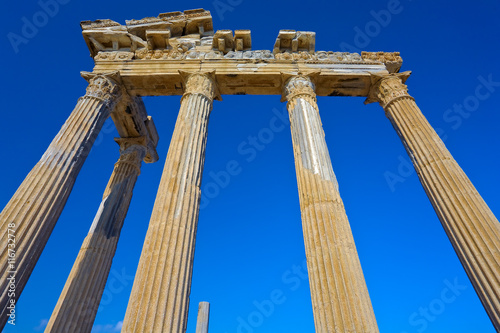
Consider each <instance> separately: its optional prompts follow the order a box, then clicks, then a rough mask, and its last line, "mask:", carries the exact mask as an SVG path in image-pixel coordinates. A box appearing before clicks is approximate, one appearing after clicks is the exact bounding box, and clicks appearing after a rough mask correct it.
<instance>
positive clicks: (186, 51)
mask: <svg viewBox="0 0 500 333" xmlns="http://www.w3.org/2000/svg"><path fill="white" fill-rule="evenodd" d="M81 27H82V30H83V32H82V33H83V37H84V39H85V41H86V42H87V45H88V47H89V50H90V54H91V56H92V57H93V58H94V61H95V67H94V72H102V71H104V72H107V71H111V70H114V71H117V70H118V71H120V74H121V75H122V80H123V83H124V85H125V87H126V88H127V90H128V91H129V92H130V93H131V94H133V95H135V94H136V95H141V96H147V95H182V94H183V90H182V77H181V76H180V75H179V73H178V70H179V68H182V70H184V71H199V70H201V71H213V70H215V73H216V74H215V75H216V79H217V85H218V89H219V91H220V93H221V94H228V95H241V94H254V95H270V94H276V95H279V94H281V83H282V82H281V72H298V71H302V72H308V71H321V75H319V76H318V77H317V78H316V81H317V89H316V94H318V95H319V96H366V95H367V94H368V89H369V87H370V72H387V71H388V72H390V73H394V72H397V71H399V68H400V67H401V64H402V59H401V57H400V56H399V52H362V53H361V55H360V54H358V53H348V52H332V51H316V50H315V43H316V41H315V39H316V33H315V32H310V31H295V30H280V31H279V33H278V38H277V39H276V42H275V44H274V47H270V50H252V49H251V46H252V40H251V32H250V30H235V31H234V32H233V31H232V30H218V31H216V32H215V33H214V30H213V25H212V16H211V14H210V12H209V11H206V10H203V9H195V10H189V11H184V12H183V13H181V12H172V13H164V14H160V15H159V16H158V17H147V18H144V19H141V20H129V21H126V25H121V24H119V23H117V22H114V21H111V20H97V21H93V22H91V21H85V22H82V23H81Z"/></svg>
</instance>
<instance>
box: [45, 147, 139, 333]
mask: <svg viewBox="0 0 500 333" xmlns="http://www.w3.org/2000/svg"><path fill="white" fill-rule="evenodd" d="M115 140H116V142H117V143H118V144H119V145H120V158H119V159H118V162H116V164H115V168H114V170H113V173H112V174H111V178H110V179H109V182H108V185H107V187H106V189H105V191H104V195H103V197H102V201H101V205H100V206H99V210H98V211H97V214H96V216H95V218H94V221H93V223H92V226H91V227H90V231H89V233H88V235H87V237H85V239H84V241H83V244H82V247H81V249H80V252H79V253H78V257H77V258H76V260H75V263H74V265H73V268H72V269H71V272H70V274H69V277H68V280H67V281H66V284H65V285H64V289H63V291H62V293H61V295H60V296H59V300H58V302H57V304H56V307H55V309H54V311H53V313H52V316H51V317H50V320H49V323H48V325H47V328H46V329H45V332H61V333H65V332H74V333H85V332H90V331H91V330H92V325H93V323H94V319H95V316H96V314H97V309H98V307H99V303H100V301H101V297H102V293H103V291H104V287H105V285H106V280H107V278H108V275H109V271H110V269H111V263H112V261H113V257H114V255H115V251H116V246H117V243H118V238H119V237H120V231H121V229H122V226H123V221H124V220H125V216H126V215H127V211H128V208H129V205H130V201H131V200H132V192H133V189H134V185H135V182H136V180H137V177H138V176H139V174H140V168H141V161H142V160H143V159H144V157H145V156H146V151H147V148H146V145H147V143H146V138H145V137H138V138H121V139H115Z"/></svg>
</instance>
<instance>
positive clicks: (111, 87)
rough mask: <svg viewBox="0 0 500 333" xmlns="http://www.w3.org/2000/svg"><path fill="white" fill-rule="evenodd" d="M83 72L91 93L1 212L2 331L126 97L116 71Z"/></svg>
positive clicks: (0, 301) (0, 325)
mask: <svg viewBox="0 0 500 333" xmlns="http://www.w3.org/2000/svg"><path fill="white" fill-rule="evenodd" d="M83 75H84V77H85V78H86V79H87V80H88V81H89V86H88V88H87V93H86V95H85V96H83V97H81V98H80V99H79V100H78V103H77V105H76V107H75V109H74V110H73V112H72V113H71V115H70V116H69V118H68V119H67V120H66V122H65V123H64V125H63V126H62V128H61V130H60V131H59V133H58V134H57V135H56V137H55V138H54V140H53V141H52V143H51V144H50V146H49V148H48V149H47V151H46V152H45V153H44V154H43V156H42V158H41V159H40V161H39V162H38V163H37V164H36V165H35V167H33V169H32V170H31V172H30V173H29V174H28V175H27V176H26V178H25V179H24V181H23V183H22V184H21V185H20V186H19V188H18V189H17V191H16V193H15V194H14V195H13V197H12V199H11V200H10V201H9V202H8V203H7V205H6V206H5V208H4V209H3V211H2V213H1V214H0V233H1V237H2V242H1V244H2V245H1V246H2V248H1V258H0V271H1V272H2V277H1V281H0V288H1V295H2V296H1V299H0V311H1V313H0V329H1V328H2V327H3V326H4V325H5V323H6V321H7V318H8V317H7V312H8V311H7V308H6V307H7V304H8V303H9V302H10V299H14V300H15V301H17V299H18V298H19V295H20V294H21V292H22V290H23V288H24V286H25V285H26V282H27V281H28V278H29V276H30V275H31V272H32V270H33V268H34V267H35V264H36V262H37V260H38V258H39V257H40V254H41V253H42V250H43V248H44V247H45V244H46V243H47V240H48V238H49V236H50V234H51V232H52V230H53V228H54V226H55V224H56V222H57V219H58V218H59V216H60V214H61V212H62V209H63V207H64V205H65V204H66V201H67V199H68V197H69V194H70V193H71V189H72V188H73V185H74V183H75V180H76V177H77V175H78V173H79V172H80V169H81V167H82V165H83V163H84V161H85V159H86V157H87V155H88V153H89V152H90V149H91V147H92V144H93V143H94V141H95V138H96V137H97V135H98V133H99V131H100V129H101V127H102V125H103V124H104V121H105V120H106V118H107V117H108V116H109V114H110V112H111V111H112V110H113V109H114V107H115V106H116V104H117V103H118V101H119V100H120V98H121V96H122V93H121V88H120V87H119V85H118V84H117V83H116V81H115V80H116V79H117V76H116V75H96V74H91V73H86V74H83ZM12 226H13V227H12ZM8 229H10V230H8ZM11 230H12V231H11ZM9 233H10V234H14V236H15V247H14V248H11V247H9V248H7V244H8V243H7V237H8V234H9ZM9 244H13V243H9ZM10 250H14V251H15V260H14V264H13V265H12V266H10V265H8V260H7V259H8V256H9V252H8V251H10ZM11 253H14V252H12V251H11ZM11 276H14V278H15V285H16V288H15V296H14V297H12V298H11V297H9V296H8V290H7V283H8V282H9V281H8V280H7V278H8V277H11Z"/></svg>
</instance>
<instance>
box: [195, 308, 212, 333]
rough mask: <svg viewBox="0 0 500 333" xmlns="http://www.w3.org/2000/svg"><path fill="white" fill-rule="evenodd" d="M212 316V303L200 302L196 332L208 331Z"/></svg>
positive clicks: (203, 332) (205, 332)
mask: <svg viewBox="0 0 500 333" xmlns="http://www.w3.org/2000/svg"><path fill="white" fill-rule="evenodd" d="M209 317H210V303H208V302H200V304H199V305H198V319H197V321H196V333H208V321H209Z"/></svg>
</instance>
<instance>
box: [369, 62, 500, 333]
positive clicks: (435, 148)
mask: <svg viewBox="0 0 500 333" xmlns="http://www.w3.org/2000/svg"><path fill="white" fill-rule="evenodd" d="M409 75H410V72H405V73H400V74H386V75H372V88H371V92H370V96H369V98H368V99H367V103H369V102H373V101H377V102H379V103H380V105H381V106H382V107H383V108H384V110H385V113H386V116H387V117H388V118H389V120H390V121H391V123H392V125H393V127H394V129H395V130H396V132H397V133H398V135H399V137H400V139H401V141H402V142H403V145H404V146H405V148H406V151H407V152H408V155H409V156H410V158H411V160H412V162H413V165H414V167H415V170H416V171H417V174H418V176H419V178H420V182H421V183H422V186H423V187H424V190H425V192H426V193H427V196H428V197H429V200H430V201H431V203H432V205H433V207H434V210H435V211H436V213H437V215H438V217H439V219H440V220H441V223H442V225H443V228H444V230H445V231H446V234H447V235H448V237H449V239H450V241H451V243H452V245H453V247H454V249H455V251H456V253H457V255H458V257H459V259H460V261H461V262H462V265H463V266H464V268H465V271H466V272H467V275H468V276H469V278H470V280H471V282H472V285H473V286H474V288H475V290H476V292H477V294H478V295H479V298H480V299H481V302H482V303H483V306H484V307H485V309H486V312H487V313H488V315H489V317H490V319H491V321H492V322H493V325H494V326H495V328H496V330H497V331H499V332H500V251H499V250H500V224H499V223H498V220H497V219H496V217H495V216H494V215H493V213H492V212H491V210H490V208H489V207H488V205H487V204H486V203H485V202H484V200H483V198H482V197H481V196H480V195H479V193H478V192H477V190H476V188H475V187H474V185H472V183H471V181H470V180H469V178H468V177H467V176H466V174H465V173H464V172H463V170H462V169H461V168H460V166H459V165H458V163H457V162H456V161H455V160H454V159H453V156H452V155H451V154H450V152H449V151H448V149H446V147H445V145H444V143H443V141H442V140H441V139H440V138H439V136H438V135H437V133H436V132H435V131H434V129H433V128H432V127H431V125H430V124H429V122H428V121H427V120H426V119H425V117H424V116H423V114H422V112H421V111H420V109H419V108H418V107H417V105H416V103H415V100H414V99H413V97H411V96H410V95H408V91H407V87H406V85H405V84H404V82H405V80H406V79H407V78H408V76H409Z"/></svg>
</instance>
